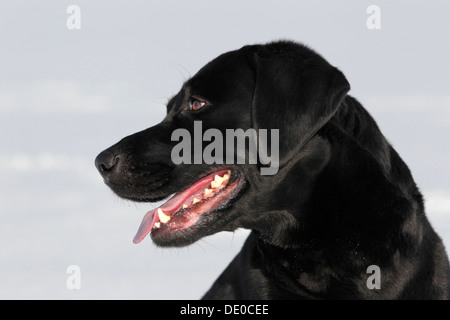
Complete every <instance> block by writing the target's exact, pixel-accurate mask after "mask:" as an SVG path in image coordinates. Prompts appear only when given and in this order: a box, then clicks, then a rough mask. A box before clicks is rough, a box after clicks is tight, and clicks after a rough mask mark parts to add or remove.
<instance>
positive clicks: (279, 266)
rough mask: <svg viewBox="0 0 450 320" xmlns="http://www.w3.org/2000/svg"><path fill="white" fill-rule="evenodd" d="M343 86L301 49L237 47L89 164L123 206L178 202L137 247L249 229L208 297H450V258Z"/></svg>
mask: <svg viewBox="0 0 450 320" xmlns="http://www.w3.org/2000/svg"><path fill="white" fill-rule="evenodd" d="M349 89H350V86H349V84H348V82H347V80H346V78H345V77H344V75H343V74H342V73H341V72H340V71H339V70H338V69H336V68H335V67H333V66H331V65H330V64H329V63H328V62H327V61H326V60H324V59H323V58H322V57H321V56H320V55H318V54H317V53H315V52H314V51H312V50H310V49H309V48H307V47H305V46H303V45H301V44H297V43H294V42H291V41H277V42H271V43H268V44H265V45H250V46H245V47H243V48H241V49H239V50H236V51H231V52H228V53H225V54H222V55H220V56H219V57H218V58H216V59H214V60H213V61H211V62H210V63H208V64H207V65H206V66H204V67H203V68H202V69H201V70H200V71H199V72H198V73H197V74H196V75H195V76H193V77H192V78H191V79H189V80H188V81H186V82H185V83H184V85H183V87H182V88H181V90H180V92H178V94H177V95H175V96H174V97H173V98H172V99H171V100H170V101H169V103H168V104H167V115H166V117H165V118H164V119H163V121H162V122H161V123H159V124H158V125H156V126H154V127H151V128H149V129H146V130H144V131H141V132H138V133H135V134H133V135H130V136H128V137H125V138H124V139H122V140H121V141H120V142H118V143H117V144H115V145H113V146H112V147H110V148H109V149H107V150H105V151H103V152H102V153H100V154H99V155H98V156H97V158H96V161H95V162H96V167H97V169H98V170H99V171H100V173H101V175H102V176H103V179H104V181H105V183H106V184H107V185H108V186H109V187H110V188H111V189H112V190H113V191H114V192H115V193H116V194H117V195H119V196H120V197H123V198H125V199H130V200H134V201H143V202H155V201H160V200H163V199H165V198H168V197H169V196H171V195H172V194H175V195H173V196H172V197H171V198H170V199H169V200H168V201H167V202H166V203H164V204H163V205H162V206H161V207H160V208H158V209H155V210H152V211H150V212H148V213H147V214H146V215H145V217H144V219H143V221H142V224H141V226H140V228H139V230H138V232H137V234H136V237H135V238H134V241H135V242H136V243H137V242H140V241H141V240H142V239H143V238H144V237H145V236H146V235H147V234H150V236H151V238H152V240H153V241H154V242H155V243H156V244H157V245H159V246H185V245H189V244H191V243H193V242H195V241H197V240H199V239H200V238H202V237H205V236H208V235H211V234H214V233H216V232H219V231H233V230H236V229H237V228H247V229H251V230H252V232H251V234H250V236H249V237H248V239H247V240H246V242H245V244H244V246H243V248H242V250H241V252H240V253H239V254H238V255H237V256H236V257H235V259H234V260H233V261H232V262H231V264H230V265H229V266H228V267H227V268H226V270H225V271H224V272H223V273H222V275H221V276H220V277H219V278H218V279H217V280H216V282H215V283H214V284H213V286H212V287H211V288H210V289H209V291H208V292H207V293H206V294H205V296H204V298H205V299H448V298H449V297H450V285H449V281H450V268H449V262H448V258H447V255H446V252H445V248H444V245H443V243H442V241H441V239H440V238H439V236H438V235H437V234H436V233H435V231H434V230H433V228H432V227H431V225H430V223H429V221H428V220H427V218H426V216H425V212H424V202H423V198H422V195H421V193H420V191H419V189H418V188H417V186H416V184H415V182H414V180H413V178H412V176H411V173H410V170H409V169H408V167H407V166H406V164H405V163H404V162H403V161H402V159H401V158H400V156H399V155H398V154H397V152H396V151H395V150H394V149H393V148H392V146H391V145H390V144H389V143H388V142H387V141H386V139H385V137H384V136H383V135H382V133H381V132H380V130H379V128H378V127H377V124H376V123H375V121H374V119H373V118H372V117H371V116H370V115H369V113H368V112H367V111H366V110H365V109H364V108H363V107H362V106H361V104H360V103H359V102H358V101H356V100H355V99H354V98H352V97H351V96H349V95H347V92H348V90H349ZM177 129H178V131H177ZM231 129H234V130H235V132H238V129H240V130H241V131H239V132H241V133H242V132H244V134H246V135H245V136H244V140H245V147H244V153H245V155H246V156H248V158H245V161H243V162H242V161H240V162H239V161H238V160H237V159H238V156H237V154H238V153H239V152H241V153H242V143H241V144H238V143H237V142H236V144H235V145H234V144H233V143H231V147H230V148H229V147H228V146H229V145H230V142H229V141H227V142H226V143H224V141H223V140H225V138H226V137H228V136H227V134H228V133H229V131H230V130H231ZM250 130H253V131H250ZM263 130H266V131H263ZM231 131H233V130H231ZM248 132H250V134H248ZM269 132H270V133H277V134H274V135H271V134H269ZM252 133H254V134H252ZM220 134H222V137H221V136H220ZM255 134H256V136H257V138H258V139H257V142H258V143H257V144H256V147H259V148H258V149H257V154H256V161H255V157H253V160H254V161H253V162H251V161H249V159H250V156H251V154H250V153H251V152H250V151H252V150H254V148H253V149H252V150H250V145H251V144H250V141H256V140H255V139H252V137H254V136H255ZM189 135H190V136H189ZM263 136H265V139H261V140H260V139H259V138H260V137H263ZM224 137H225V138H224ZM181 138H183V139H181ZM190 138H192V139H191V140H189V139H190ZM232 138H233V139H235V140H236V141H237V140H238V139H239V138H240V136H239V135H235V136H234V137H233V136H232ZM181 142H183V147H182V146H180V144H181ZM189 142H191V143H190V144H189ZM193 142H196V143H193ZM241 142H242V141H241ZM264 142H265V143H264ZM213 144H214V145H213ZM185 145H187V146H188V147H184V146H185ZM212 145H213V146H212ZM238 147H239V148H240V149H239V150H238ZM207 148H209V150H208V152H207V150H206V149H207ZM230 150H231V152H236V154H233V153H232V154H231V156H229V154H228V153H227V152H228V151H230ZM270 152H271V153H272V154H271V156H272V155H274V157H273V158H271V163H270V166H269V161H268V158H270V157H269V153H270ZM205 155H209V156H210V157H209V158H208V157H205ZM275 156H276V157H275ZM211 157H212V159H213V160H214V161H211ZM241 160H242V159H241ZM263 169H274V170H271V172H269V174H267V172H266V174H263V171H262V170H263ZM269 171H270V170H269Z"/></svg>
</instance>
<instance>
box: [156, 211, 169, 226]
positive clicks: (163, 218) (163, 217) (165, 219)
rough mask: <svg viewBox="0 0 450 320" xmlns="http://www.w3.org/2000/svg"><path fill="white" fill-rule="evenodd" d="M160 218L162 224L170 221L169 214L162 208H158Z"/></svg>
mask: <svg viewBox="0 0 450 320" xmlns="http://www.w3.org/2000/svg"><path fill="white" fill-rule="evenodd" d="M158 218H159V221H161V222H162V223H167V222H169V220H170V216H168V215H167V214H165V213H164V212H163V211H162V210H161V208H158Z"/></svg>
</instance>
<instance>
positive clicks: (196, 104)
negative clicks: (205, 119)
mask: <svg viewBox="0 0 450 320" xmlns="http://www.w3.org/2000/svg"><path fill="white" fill-rule="evenodd" d="M205 105H206V102H205V101H202V100H199V99H196V98H192V99H191V101H190V102H189V108H190V109H191V110H194V111H195V110H199V109H201V108H203V107H204V106H205Z"/></svg>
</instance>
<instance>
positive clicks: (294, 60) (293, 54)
mask: <svg viewBox="0 0 450 320" xmlns="http://www.w3.org/2000/svg"><path fill="white" fill-rule="evenodd" d="M253 49H256V50H255V51H254V52H253V53H254V58H255V61H254V62H255V71H256V84H255V89H254V94H253V102H252V125H253V128H255V129H257V131H259V129H269V130H270V129H279V165H280V166H282V165H283V164H284V163H286V162H287V161H288V160H289V159H291V158H292V156H293V155H294V154H296V153H298V151H299V150H300V149H301V148H302V147H303V146H304V145H305V143H306V142H308V140H309V139H310V138H311V137H312V136H314V135H315V134H316V133H317V131H318V130H319V129H320V128H321V127H322V126H323V125H324V124H325V123H326V122H327V121H328V120H329V119H330V118H331V117H332V116H333V115H334V113H335V112H336V110H337V108H338V107H339V105H340V104H341V102H342V100H343V99H344V97H345V95H346V94H347V92H348V90H349V89H350V85H349V83H348V81H347V79H346V78H345V76H344V75H343V74H342V73H341V72H340V71H339V70H338V69H337V68H335V67H333V66H331V65H330V64H329V63H328V62H327V61H326V60H325V59H323V58H322V57H321V56H320V55H318V54H316V53H315V52H313V51H312V50H310V49H308V48H306V47H304V46H302V45H299V44H295V43H291V42H278V43H272V44H268V45H263V46H254V47H253ZM271 143H274V141H271V142H269V144H268V147H267V148H268V149H269V151H270V147H269V146H271ZM266 154H267V152H266Z"/></svg>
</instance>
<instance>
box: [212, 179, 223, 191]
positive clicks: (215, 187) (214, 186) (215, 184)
mask: <svg viewBox="0 0 450 320" xmlns="http://www.w3.org/2000/svg"><path fill="white" fill-rule="evenodd" d="M220 185H221V183H219V182H217V181H215V180H214V181H211V188H212V189H217V188H218V187H220Z"/></svg>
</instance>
